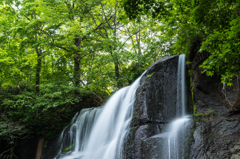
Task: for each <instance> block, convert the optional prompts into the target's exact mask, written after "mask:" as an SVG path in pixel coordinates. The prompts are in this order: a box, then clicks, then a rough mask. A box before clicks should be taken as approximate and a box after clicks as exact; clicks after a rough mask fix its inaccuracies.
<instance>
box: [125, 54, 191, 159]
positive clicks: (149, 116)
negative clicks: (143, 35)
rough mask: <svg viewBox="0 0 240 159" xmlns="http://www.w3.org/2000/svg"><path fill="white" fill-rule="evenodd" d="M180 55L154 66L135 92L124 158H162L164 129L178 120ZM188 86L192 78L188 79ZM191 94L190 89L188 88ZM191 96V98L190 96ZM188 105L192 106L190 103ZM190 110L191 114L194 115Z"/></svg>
mask: <svg viewBox="0 0 240 159" xmlns="http://www.w3.org/2000/svg"><path fill="white" fill-rule="evenodd" d="M177 71H178V56H171V57H167V58H163V59H160V60H159V61H157V62H155V63H153V64H152V65H151V66H150V67H149V69H148V70H147V72H146V73H145V75H143V76H142V78H141V80H140V86H139V88H138V89H137V92H136V100H135V103H134V110H133V118H132V122H131V130H130V133H129V135H128V137H127V138H126V142H125V145H124V148H123V149H124V158H125V159H143V158H144V159H160V158H161V156H160V154H161V153H160V149H162V146H161V145H162V141H163V140H164V138H166V136H164V135H160V136H157V137H156V136H155V137H153V136H154V135H156V134H159V133H163V131H164V129H163V128H164V127H165V125H166V124H167V123H169V122H170V121H171V120H173V119H174V118H176V102H177ZM187 82H188V85H189V79H188V80H187ZM187 90H188V93H190V91H189V90H190V89H189V87H188V88H187ZM188 96H189V97H191V95H190V94H189V95H188ZM187 105H190V100H188V103H187ZM191 110H192V109H191V107H189V108H188V112H191Z"/></svg>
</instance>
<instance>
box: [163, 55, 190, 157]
mask: <svg viewBox="0 0 240 159" xmlns="http://www.w3.org/2000/svg"><path fill="white" fill-rule="evenodd" d="M185 63H186V60H185V55H184V54H182V55H180V56H179V60H178V77H177V104H176V116H177V119H175V120H174V121H172V122H171V123H170V124H169V126H168V133H167V134H168V135H167V143H166V145H167V151H166V148H165V151H164V155H163V156H164V157H163V158H164V159H185V158H186V157H187V154H188V153H187V152H186V146H187V139H188V135H189V131H188V130H189V126H190V121H191V118H190V116H189V115H187V114H186V101H187V100H186V99H187V97H186V79H185V76H186V74H185Z"/></svg>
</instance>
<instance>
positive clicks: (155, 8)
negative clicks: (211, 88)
mask: <svg viewBox="0 0 240 159" xmlns="http://www.w3.org/2000/svg"><path fill="white" fill-rule="evenodd" d="M239 5H240V2H239V1H235V0H221V1H220V0H211V1H209V0H181V1H179V0H171V1H169V0H161V1H158V0H124V1H123V6H124V9H125V10H126V12H127V14H128V16H129V18H130V19H137V20H139V21H141V16H142V15H145V16H151V17H153V18H155V19H156V20H158V21H159V23H161V24H162V25H161V26H160V27H159V29H160V30H161V32H162V33H163V34H162V37H163V39H164V40H166V42H168V44H169V45H168V47H166V49H167V50H169V52H171V53H173V54H179V53H185V54H186V55H190V53H194V52H208V53H209V54H210V56H209V57H208V59H206V60H205V61H204V62H203V63H202V65H201V68H203V70H204V71H203V72H206V73H207V75H209V76H212V75H214V74H218V75H221V79H222V83H227V85H232V83H231V79H232V77H233V76H234V75H237V74H239V73H240V67H239V66H240V58H239V57H240V54H239V48H240V34H239V33H240V25H239V20H240V17H239ZM199 58H201V57H199Z"/></svg>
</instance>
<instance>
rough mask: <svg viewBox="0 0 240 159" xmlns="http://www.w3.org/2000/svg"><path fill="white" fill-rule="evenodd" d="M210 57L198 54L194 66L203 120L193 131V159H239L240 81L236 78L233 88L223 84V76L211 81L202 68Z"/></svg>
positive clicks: (197, 104)
mask: <svg viewBox="0 0 240 159" xmlns="http://www.w3.org/2000/svg"><path fill="white" fill-rule="evenodd" d="M207 57H208V53H201V54H199V53H197V54H196V55H195V57H194V58H193V61H192V65H191V71H192V85H193V88H194V89H193V92H194V102H195V106H196V109H197V113H198V114H202V118H201V119H200V120H199V121H198V122H196V123H195V128H194V129H193V131H194V133H193V138H194V140H193V142H192V144H191V155H190V156H191V157H190V158H194V159H205V158H207V159H208V158H209V159H225V158H226V159H230V158H231V159H235V158H238V159H239V158H240V156H239V154H240V149H239V148H240V146H239V145H240V144H239V141H240V113H239V110H240V105H239V101H240V92H239V82H240V81H239V78H238V76H236V77H234V78H233V86H231V87H229V86H226V85H224V84H222V83H221V78H220V76H217V75H214V76H212V77H208V76H207V75H206V74H205V73H204V70H203V69H201V68H199V67H198V66H199V65H200V64H201V63H202V62H203V61H204V60H205V59H206V58H207ZM210 112H212V115H210Z"/></svg>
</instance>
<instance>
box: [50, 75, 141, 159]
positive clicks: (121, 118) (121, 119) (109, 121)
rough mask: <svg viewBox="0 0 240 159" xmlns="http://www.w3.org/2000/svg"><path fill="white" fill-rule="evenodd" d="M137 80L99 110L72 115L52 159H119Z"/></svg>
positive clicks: (137, 83)
mask: <svg viewBox="0 0 240 159" xmlns="http://www.w3.org/2000/svg"><path fill="white" fill-rule="evenodd" d="M143 74H144V73H143ZM140 78H141V77H139V78H138V79H137V80H136V81H135V82H134V83H133V84H132V85H131V86H129V87H125V88H122V89H120V90H119V91H117V92H116V93H115V94H114V95H113V96H112V97H111V98H110V99H109V100H108V101H107V102H106V104H105V105H104V106H103V107H102V108H95V109H84V110H82V111H81V113H80V114H79V115H78V114H76V115H75V117H74V118H73V120H72V122H71V124H70V126H68V127H67V128H65V129H64V131H63V132H62V134H61V136H60V142H61V148H60V149H59V152H58V155H57V156H56V157H55V158H57V159H120V158H121V152H122V145H123V140H124V137H125V135H126V134H127V133H128V131H129V126H130V122H131V119H132V109H133V104H134V100H135V92H136V89H137V88H138V86H139V81H140Z"/></svg>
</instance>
